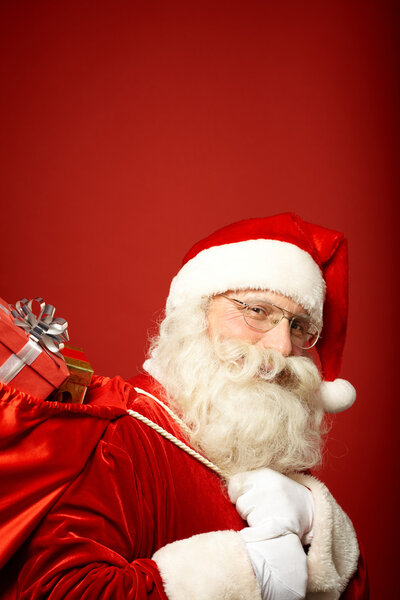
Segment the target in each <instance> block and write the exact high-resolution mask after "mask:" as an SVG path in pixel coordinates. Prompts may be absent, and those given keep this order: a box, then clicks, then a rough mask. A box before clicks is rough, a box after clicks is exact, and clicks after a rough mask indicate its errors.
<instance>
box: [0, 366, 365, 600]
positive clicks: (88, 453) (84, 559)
mask: <svg viewBox="0 0 400 600" xmlns="http://www.w3.org/2000/svg"><path fill="white" fill-rule="evenodd" d="M135 384H136V385H137V386H139V387H141V388H143V389H147V390H148V391H150V392H151V393H153V394H155V395H156V396H158V397H162V390H161V389H160V388H159V386H158V384H157V383H156V382H155V381H154V380H152V379H151V378H149V377H147V376H141V377H139V378H137V379H136V380H135ZM0 402H1V412H0V451H1V455H0V485H1V504H0V568H1V572H0V599H1V600H6V599H7V600H11V599H14V598H24V599H28V598H29V600H34V599H38V598H51V599H52V600H58V599H68V600H72V599H77V600H78V599H79V600H80V599H81V598H87V599H89V600H90V599H93V600H95V599H96V600H97V599H111V598H112V599H113V600H119V599H121V600H129V599H134V598H135V599H143V598H154V599H163V600H165V599H166V598H167V596H166V594H165V591H164V588H163V583H162V581H161V577H160V574H159V571H158V568H157V565H156V563H155V562H154V561H153V560H151V556H152V555H153V554H154V552H155V551H156V550H158V549H159V548H161V547H163V546H165V545H166V544H168V543H169V542H173V541H175V540H179V539H183V538H189V537H191V536H193V535H195V534H198V533H203V532H209V531H218V530H226V529H234V530H240V529H241V528H243V527H244V526H245V523H244V522H243V521H242V520H241V518H240V517H239V515H238V514H237V512H236V509H235V507H234V505H233V504H231V502H230V501H229V498H228V497H227V494H226V491H225V488H224V486H223V485H222V482H221V481H220V479H219V478H218V476H217V475H216V474H215V473H214V472H212V471H211V470H209V469H208V468H207V467H205V466H204V465H202V464H201V463H199V462H198V461H197V460H196V459H194V458H192V457H190V456H189V455H188V454H187V453H186V452H184V451H183V450H181V449H179V448H177V447H176V446H175V445H173V444H172V443H171V442H169V441H168V440H165V439H164V438H163V437H161V436H160V435H159V434H158V433H156V432H155V431H154V430H152V429H150V428H149V427H148V426H147V425H145V424H142V423H141V422H139V421H136V420H135V419H133V418H132V417H130V416H129V415H128V414H127V413H126V409H127V408H134V410H136V411H137V412H140V413H141V414H143V415H145V416H147V417H148V418H149V419H151V420H153V421H155V422H157V423H158V424H160V425H161V426H162V427H163V428H164V429H165V430H167V431H169V432H171V433H173V434H174V435H175V436H176V437H178V438H179V439H182V440H183V439H184V438H183V437H182V434H181V432H180V430H179V427H178V426H177V425H176V424H175V422H174V421H173V420H172V419H171V418H170V417H169V416H168V414H167V413H166V412H165V410H164V409H163V408H161V407H160V406H159V405H158V404H156V403H155V402H153V401H152V400H150V399H148V398H147V397H144V396H139V395H138V394H137V393H136V392H135V391H134V389H133V387H132V386H131V385H129V384H127V383H125V382H123V381H122V380H121V379H120V378H114V379H111V380H110V379H107V378H96V379H95V383H94V385H93V387H92V388H91V390H90V392H89V395H88V402H87V404H85V405H83V406H77V405H72V404H59V403H56V402H47V401H43V400H37V399H35V398H32V397H29V396H27V395H26V394H22V393H19V392H15V391H13V390H10V388H8V387H7V386H3V385H2V384H0ZM367 597H368V595H367V583H366V573H365V567H364V563H363V560H362V559H361V560H360V565H359V569H358V571H357V573H356V574H355V576H354V577H353V579H352V581H351V582H350V584H349V586H348V587H347V590H346V591H345V593H344V594H343V595H342V598H345V599H346V600H356V599H360V600H361V599H366V598H367Z"/></svg>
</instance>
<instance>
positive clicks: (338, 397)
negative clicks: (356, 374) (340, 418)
mask: <svg viewBox="0 0 400 600" xmlns="http://www.w3.org/2000/svg"><path fill="white" fill-rule="evenodd" d="M320 392H321V400H322V406H323V407H324V411H325V412H327V413H338V412H342V411H343V410H347V409H348V408H350V406H352V405H353V404H354V401H355V399H356V390H355V389H354V387H353V386H352V385H351V383H350V381H346V380H345V379H335V381H323V382H322V384H321V387H320Z"/></svg>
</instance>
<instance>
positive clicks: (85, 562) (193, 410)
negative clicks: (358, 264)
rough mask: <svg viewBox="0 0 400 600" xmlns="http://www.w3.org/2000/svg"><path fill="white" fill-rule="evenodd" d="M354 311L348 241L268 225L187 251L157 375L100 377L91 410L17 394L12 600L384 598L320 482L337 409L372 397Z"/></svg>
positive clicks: (293, 226) (8, 444)
mask: <svg viewBox="0 0 400 600" xmlns="http://www.w3.org/2000/svg"><path fill="white" fill-rule="evenodd" d="M346 319H347V246H346V241H345V239H344V238H343V236H342V234H340V233H338V232H334V231H331V230H328V229H325V228H322V227H317V226H315V225H311V224H309V223H305V222H304V221H302V220H301V219H300V218H299V217H297V216H295V215H293V214H283V215H278V216H275V217H270V218H264V219H250V220H247V221H242V222H239V223H235V224H233V225H230V226H228V227H225V228H223V229H221V230H219V231H217V232H215V233H214V234H212V235H211V236H209V237H208V238H206V239H205V240H202V241H201V242H199V243H198V244H196V245H195V246H194V247H193V248H192V249H191V251H190V252H189V253H188V255H187V256H186V257H185V259H184V264H183V267H182V268H181V270H180V271H179V272H178V274H177V276H176V277H175V278H174V280H173V282H172V285H171V289H170V294H169V297H168V300H167V305H166V312H165V318H164V320H163V321H162V323H161V325H160V330H159V334H158V335H157V336H156V337H155V339H153V340H152V343H151V346H150V351H149V357H148V359H147V360H146V362H145V363H144V369H145V371H146V373H144V374H141V375H139V376H137V377H135V378H134V379H133V380H132V381H131V382H129V383H126V382H123V381H122V380H120V379H119V378H114V379H111V380H110V379H108V378H101V377H98V378H96V379H95V382H94V385H93V386H92V388H91V390H90V392H89V394H88V398H87V402H86V403H85V404H84V405H82V406H76V405H68V404H61V403H56V402H46V401H42V400H37V399H35V398H32V397H30V396H28V395H26V394H22V393H20V392H17V391H16V390H13V389H11V388H9V387H8V386H5V385H4V386H2V387H1V394H2V405H3V407H4V409H3V412H2V414H3V417H2V423H1V443H2V446H3V447H4V448H5V449H6V456H7V457H8V459H9V460H10V459H11V461H12V466H13V468H12V469H11V468H10V469H9V471H8V473H9V474H11V473H12V477H11V485H10V487H9V489H8V490H7V493H6V494H5V500H4V503H3V506H4V509H3V510H1V511H0V517H1V525H2V531H3V535H2V540H4V541H3V542H2V545H3V549H2V550H1V552H0V559H1V561H2V563H1V564H3V565H4V566H3V570H2V575H1V590H2V591H0V598H29V599H38V598H52V599H53V600H55V599H59V598H68V599H75V598H82V597H83V598H93V599H97V598H104V599H105V598H121V599H122V598H124V600H125V599H127V598H137V599H140V598H147V597H149V598H160V599H164V600H165V599H166V598H168V599H170V600H187V599H193V600H203V599H204V600H206V599H207V600H209V599H216V600H218V599H221V600H222V599H224V600H225V599H226V600H227V599H232V600H236V599H238V600H239V599H243V600H244V599H246V600H251V599H253V598H254V599H258V600H259V599H260V598H262V599H263V600H266V599H268V600H269V599H271V600H272V599H274V600H275V599H282V600H283V599H287V600H292V599H293V600H294V599H298V598H310V599H312V598H315V599H317V598H320V599H324V600H333V599H337V598H340V597H341V598H347V599H356V598H357V599H366V598H367V597H368V585H367V580H366V571H365V566H364V561H363V559H362V556H361V555H360V551H359V545H358V542H357V538H356V535H355V532H354V529H353V526H352V524H351V521H350V519H349V518H348V517H347V516H346V514H345V513H344V512H343V511H342V509H341V508H340V507H339V506H338V505H337V503H336V502H335V500H334V498H333V497H332V495H331V494H330V492H329V491H328V490H327V488H326V487H325V486H324V484H323V483H322V482H320V481H319V480H317V479H316V478H315V477H313V476H312V475H311V474H310V469H312V468H313V467H315V466H317V465H319V464H320V462H321V455H322V449H323V434H324V428H325V425H324V418H323V417H324V412H325V411H329V412H333V411H334V412H335V411H339V410H344V409H345V408H347V407H349V406H351V404H352V403H353V401H354V399H355V392H354V388H353V387H352V386H351V384H349V383H348V382H346V381H344V380H340V379H336V377H337V375H338V371H339V366H340V359H341V354H342V350H343V344H344V338H345V331H346ZM321 332H322V334H321ZM316 357H317V358H318V361H319V363H320V364H319V368H317V366H316V365H315V362H314V360H313V358H316ZM4 464H5V463H4ZM4 472H5V468H4V467H3V473H4ZM3 473H2V474H3ZM21 482H24V485H23V491H22V485H21Z"/></svg>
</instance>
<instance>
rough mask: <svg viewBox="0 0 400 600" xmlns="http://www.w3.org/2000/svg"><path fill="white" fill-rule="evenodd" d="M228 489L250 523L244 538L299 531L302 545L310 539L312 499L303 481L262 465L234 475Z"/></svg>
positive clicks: (237, 507) (312, 511)
mask: <svg viewBox="0 0 400 600" xmlns="http://www.w3.org/2000/svg"><path fill="white" fill-rule="evenodd" d="M228 493H229V497H230V499H231V501H232V502H233V503H234V504H236V509H237V511H238V513H239V515H240V516H241V517H242V519H245V520H246V521H247V523H248V524H249V526H250V527H247V528H246V529H244V530H243V534H242V535H243V538H244V539H245V541H246V542H251V541H257V540H266V539H270V538H275V537H278V536H280V535H286V534H287V533H295V534H296V535H298V536H299V538H300V540H301V542H302V544H303V545H306V544H309V543H310V542H311V539H312V526H313V517H314V501H313V497H312V494H311V492H310V490H309V489H308V488H306V487H305V486H304V485H301V484H300V483H297V482H296V481H293V480H292V479H290V478H289V477H286V476H285V475H282V474H281V473H278V472H277V471H273V470H272V469H266V468H265V469H256V470H255V471H245V472H244V473H238V474H237V475H234V476H233V477H232V478H231V479H230V481H229V486H228Z"/></svg>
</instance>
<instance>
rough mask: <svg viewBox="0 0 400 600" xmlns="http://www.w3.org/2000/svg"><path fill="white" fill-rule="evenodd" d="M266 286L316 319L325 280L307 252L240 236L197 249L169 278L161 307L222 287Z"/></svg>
mask: <svg viewBox="0 0 400 600" xmlns="http://www.w3.org/2000/svg"><path fill="white" fill-rule="evenodd" d="M244 289H258V290H263V289H264V290H270V291H272V292H277V293H280V294H283V295H285V296H288V297H289V298H292V300H294V301H295V302H297V303H298V304H301V305H302V306H303V307H304V308H305V309H306V310H307V311H308V312H309V314H310V316H311V318H312V319H313V320H314V322H315V323H316V324H318V325H321V323H322V307H323V303H324V296H325V281H324V278H323V276H322V272H321V270H320V268H319V266H318V265H317V263H316V262H315V261H314V259H313V258H312V257H311V255H310V254H308V252H306V251H305V250H302V249H301V248H299V247H298V246H296V245H295V244H290V243H288V242H281V241H279V240H266V239H257V240H246V241H243V242H235V243H232V244H223V245H221V246H212V247H211V248H207V249H205V250H202V251H201V252H199V253H198V254H196V256H194V257H193V258H192V259H191V260H189V261H188V262H187V263H186V264H184V265H183V267H182V268H181V270H180V271H179V272H178V274H177V275H176V277H174V279H173V280H172V283H171V288H170V292H169V296H168V300H167V307H166V308H167V313H168V312H169V310H170V309H171V308H173V307H174V306H178V305H179V304H183V303H184V302H186V301H187V300H190V299H193V298H198V297H200V296H214V295H216V294H221V293H223V292H226V291H227V290H244Z"/></svg>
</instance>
